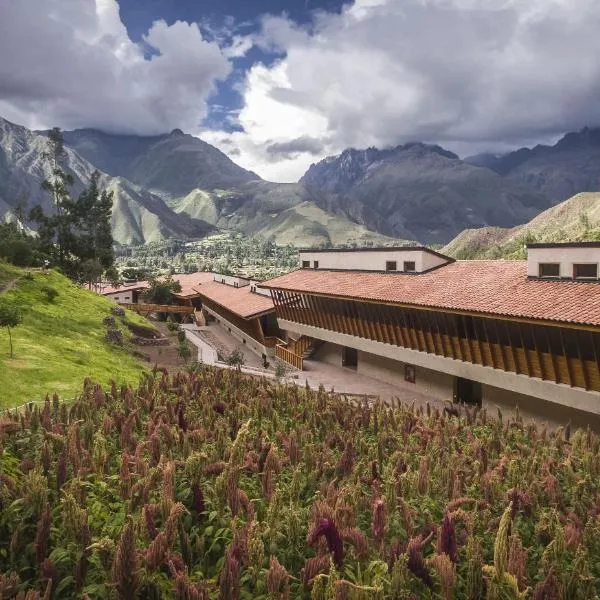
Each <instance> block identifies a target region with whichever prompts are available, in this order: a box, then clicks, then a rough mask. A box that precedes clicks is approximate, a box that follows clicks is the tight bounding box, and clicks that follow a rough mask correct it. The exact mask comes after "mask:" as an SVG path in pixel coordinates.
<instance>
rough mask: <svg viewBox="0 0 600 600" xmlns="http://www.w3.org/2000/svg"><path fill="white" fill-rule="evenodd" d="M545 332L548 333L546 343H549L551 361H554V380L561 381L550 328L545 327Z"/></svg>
mask: <svg viewBox="0 0 600 600" xmlns="http://www.w3.org/2000/svg"><path fill="white" fill-rule="evenodd" d="M544 333H545V334H546V343H547V344H548V353H549V354H550V362H551V363H552V370H553V371H554V381H555V382H556V383H559V382H560V375H559V370H558V364H557V362H556V356H555V355H554V351H553V350H552V344H551V342H550V335H549V334H548V329H546V328H544Z"/></svg>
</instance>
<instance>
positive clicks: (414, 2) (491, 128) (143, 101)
mask: <svg viewBox="0 0 600 600" xmlns="http://www.w3.org/2000/svg"><path fill="white" fill-rule="evenodd" d="M598 31H600V2H598V1H597V0H347V2H343V1H342V0H44V1H43V2H41V3H40V1H39V0H18V1H16V0H0V116H3V117H5V118H7V119H9V120H11V121H14V122H17V123H20V124H23V125H25V126H27V127H30V128H36V129H41V128H47V127H52V126H59V127H61V128H63V129H73V128H80V127H93V128H97V129H101V130H103V131H107V132H111V133H128V134H138V135H155V134H158V133H166V132H169V131H171V130H172V129H175V128H179V129H182V130H183V131H185V132H186V133H190V134H192V135H196V136H198V137H200V138H202V139H204V140H205V141H207V142H209V143H211V144H214V145H215V146H217V147H218V148H220V149H221V150H222V151H223V152H225V153H226V154H227V155H228V156H230V157H231V158H232V159H233V160H234V161H235V162H237V163H238V164H240V165H242V166H243V167H245V168H248V169H251V170H253V171H255V172H257V173H258V174H259V175H261V176H262V177H264V178H265V179H268V180H271V181H281V182H286V181H297V180H298V179H299V178H300V177H301V176H302V174H303V173H304V172H305V171H306V169H307V168H308V167H309V166H310V164H311V163H314V162H318V161H319V160H321V159H323V158H324V157H326V156H330V155H334V154H338V153H340V152H341V151H343V150H344V149H345V148H347V147H355V148H366V147H369V146H377V147H380V148H383V147H390V146H395V145H398V144H402V143H406V142H410V141H423V142H430V143H438V144H440V145H442V146H444V147H445V148H448V149H450V150H453V151H454V152H457V153H458V154H460V155H462V156H464V155H468V154H474V153H478V152H483V151H491V152H504V151H508V150H510V149H513V148H517V147H520V146H524V145H533V144H536V143H540V142H542V143H548V142H551V141H554V140H555V139H557V138H558V137H559V136H560V135H561V134H563V133H565V132H567V131H573V130H578V129H581V128H582V127H585V126H600V102H599V101H598V98H600V35H598Z"/></svg>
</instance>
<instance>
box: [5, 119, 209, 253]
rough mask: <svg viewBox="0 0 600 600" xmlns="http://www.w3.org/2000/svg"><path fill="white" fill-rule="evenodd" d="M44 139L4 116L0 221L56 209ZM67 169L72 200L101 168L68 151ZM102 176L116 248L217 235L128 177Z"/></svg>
mask: <svg viewBox="0 0 600 600" xmlns="http://www.w3.org/2000/svg"><path fill="white" fill-rule="evenodd" d="M46 143H47V142H46V138H45V137H44V135H41V134H38V133H34V132H32V131H30V130H28V129H26V128H25V127H21V126H20V125H15V124H14V123H11V122H9V121H6V120H5V119H2V118H1V117H0V216H1V215H2V214H4V213H5V212H7V211H9V210H12V209H14V208H15V207H16V206H17V204H18V203H20V202H24V203H25V204H26V211H28V210H30V209H31V208H32V207H33V206H35V205H36V204H40V205H41V206H42V207H43V208H44V209H45V210H46V211H49V210H53V209H52V204H51V199H50V196H49V194H48V193H46V192H44V191H43V190H42V188H41V183H42V181H43V180H44V179H45V178H47V177H48V176H49V174H50V171H49V167H48V165H47V164H46V161H45V160H44V159H43V154H44V152H45V151H46ZM64 169H65V171H66V172H67V173H69V174H70V175H71V176H72V177H73V181H74V183H73V186H72V187H71V195H72V196H73V197H76V196H77V195H78V194H79V193H80V192H81V191H82V190H83V188H84V187H85V186H87V185H88V183H89V181H90V176H91V174H92V173H93V172H94V171H95V170H96V169H97V167H96V165H93V164H91V163H90V162H89V161H87V160H86V159H85V158H83V157H82V156H81V155H79V154H78V153H77V152H75V151H74V150H73V149H71V148H68V147H67V148H66V156H65V158H64ZM98 170H99V171H100V172H101V177H100V182H99V184H100V186H101V187H102V188H107V189H110V190H111V191H112V192H113V194H114V208H113V216H112V223H113V235H114V238H115V241H116V242H117V243H122V244H143V243H146V242H148V241H156V240H159V239H167V238H170V237H180V238H186V237H201V236H203V235H206V234H207V233H210V232H212V231H213V228H212V227H211V226H210V225H209V224H207V223H206V222H204V221H198V220H197V219H196V220H193V219H189V218H187V217H185V216H180V215H178V214H177V213H175V212H174V211H173V210H171V209H170V208H169V207H168V206H167V205H166V204H165V202H164V201H163V200H162V199H161V198H160V197H159V196H157V195H155V194H152V193H151V192H149V191H148V190H145V189H142V188H140V187H139V186H136V185H135V184H134V183H132V182H131V181H128V180H127V179H125V178H123V177H112V176H110V175H108V174H106V173H104V172H102V169H98Z"/></svg>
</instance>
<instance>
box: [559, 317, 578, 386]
mask: <svg viewBox="0 0 600 600" xmlns="http://www.w3.org/2000/svg"><path fill="white" fill-rule="evenodd" d="M558 334H559V336H560V344H561V346H562V351H563V356H564V357H565V362H566V363H567V375H568V376H569V385H570V386H571V387H575V384H574V381H573V379H574V378H573V372H572V370H571V363H570V362H569V357H568V355H567V348H566V346H565V338H564V336H563V332H562V329H559V330H558Z"/></svg>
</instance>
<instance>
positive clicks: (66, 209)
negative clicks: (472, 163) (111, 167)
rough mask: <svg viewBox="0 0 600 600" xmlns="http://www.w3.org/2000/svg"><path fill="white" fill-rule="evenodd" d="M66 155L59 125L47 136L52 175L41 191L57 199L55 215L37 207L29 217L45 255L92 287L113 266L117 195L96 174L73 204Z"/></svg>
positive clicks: (67, 272)
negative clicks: (100, 186)
mask: <svg viewBox="0 0 600 600" xmlns="http://www.w3.org/2000/svg"><path fill="white" fill-rule="evenodd" d="M65 156H66V152H65V149H64V142H63V137H62V133H61V131H60V129H58V128H57V127H55V128H54V129H52V131H51V132H50V133H49V134H48V148H47V151H46V152H45V153H44V157H45V159H46V160H47V161H48V163H49V167H50V170H51V176H50V177H49V178H48V179H46V180H45V181H44V182H43V183H42V188H43V189H44V190H46V191H47V192H49V193H50V194H51V195H52V200H53V202H54V205H55V212H54V214H53V215H46V214H45V213H44V211H43V209H42V207H41V206H39V205H38V206H35V207H34V208H33V209H32V211H31V213H30V219H31V220H32V221H34V222H35V223H37V225H38V240H39V245H40V249H41V251H42V254H43V255H45V256H46V257H47V258H48V259H49V260H50V262H51V263H52V264H53V265H55V266H58V267H59V268H60V269H62V271H63V272H64V273H66V274H67V275H68V276H69V277H71V279H74V280H76V281H80V282H84V281H85V282H87V283H88V285H89V286H90V287H91V286H92V284H94V283H97V281H98V280H99V278H100V277H101V275H102V273H103V272H105V271H106V270H108V269H110V268H111V267H113V266H114V261H115V256H114V249H113V245H114V241H113V237H112V228H111V215H112V204H113V194H112V192H107V191H106V190H104V191H100V188H99V181H100V173H99V172H98V171H95V172H94V173H93V174H92V176H91V177H90V181H89V184H88V186H87V187H86V188H85V189H84V190H83V192H81V194H80V195H79V197H78V198H77V200H76V201H74V200H72V199H71V196H70V193H69V187H70V186H71V185H72V184H73V177H72V176H71V175H70V174H68V173H66V172H65V171H64V169H63V167H62V161H63V159H64V157H65ZM92 265H93V268H92Z"/></svg>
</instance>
